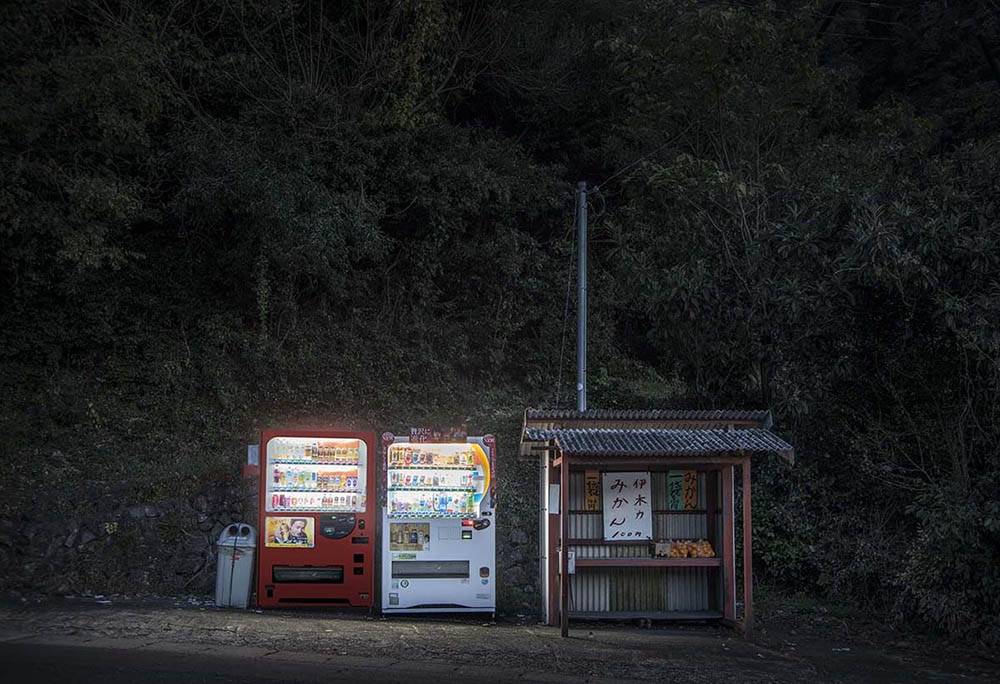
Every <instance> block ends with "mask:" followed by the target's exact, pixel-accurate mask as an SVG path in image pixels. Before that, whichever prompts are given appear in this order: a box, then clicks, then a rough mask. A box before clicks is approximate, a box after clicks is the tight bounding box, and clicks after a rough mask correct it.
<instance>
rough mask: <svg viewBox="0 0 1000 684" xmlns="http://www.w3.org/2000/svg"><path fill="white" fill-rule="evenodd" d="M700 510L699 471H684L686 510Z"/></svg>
mask: <svg viewBox="0 0 1000 684" xmlns="http://www.w3.org/2000/svg"><path fill="white" fill-rule="evenodd" d="M696 508H698V471H697V470H685V471H684V510H685V511H693V510H695V509H696Z"/></svg>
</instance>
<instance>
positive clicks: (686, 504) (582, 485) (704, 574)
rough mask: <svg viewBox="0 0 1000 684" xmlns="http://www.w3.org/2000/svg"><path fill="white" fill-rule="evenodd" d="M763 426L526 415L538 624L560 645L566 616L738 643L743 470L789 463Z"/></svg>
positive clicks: (742, 416) (745, 514) (606, 414)
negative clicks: (643, 624) (651, 624)
mask: <svg viewBox="0 0 1000 684" xmlns="http://www.w3.org/2000/svg"><path fill="white" fill-rule="evenodd" d="M770 427H771V415H770V413H769V412H766V411H603V410H589V411H584V412H578V411H572V410H544V409H528V410H527V411H526V412H525V419H524V428H523V431H522V436H521V453H522V455H523V456H531V457H534V458H539V459H540V469H541V477H540V484H541V492H540V493H541V500H542V511H541V520H540V537H539V538H540V547H541V548H540V550H539V556H540V560H541V568H540V570H541V579H542V590H543V610H544V613H545V618H546V622H547V623H548V624H550V625H556V624H559V625H560V626H561V629H562V634H563V636H567V635H568V631H569V620H570V619H573V618H577V619H631V618H639V619H651V620H652V619H669V620H719V621H722V622H723V623H724V624H728V625H730V626H733V627H735V628H737V629H739V630H740V631H742V632H743V633H744V634H746V635H747V636H749V635H750V634H751V632H752V629H753V582H752V577H753V569H752V529H751V527H752V526H751V522H750V513H751V503H752V502H751V487H750V463H751V459H752V458H759V457H761V456H765V455H769V454H777V455H778V456H780V457H782V458H785V459H787V460H788V461H789V462H791V460H792V458H793V450H792V447H791V446H790V445H789V444H788V443H786V442H785V441H783V440H782V439H780V438H779V437H777V436H776V435H775V434H773V433H772V432H771V431H770ZM737 493H740V494H741V496H740V499H741V502H742V506H741V508H742V510H741V512H740V514H741V515H740V517H741V525H739V526H737V512H736V505H735V504H736V498H737ZM737 533H739V536H740V539H741V543H742V560H743V562H742V569H741V572H740V573H739V576H738V573H737V567H736V538H737ZM563 550H566V551H567V553H563ZM738 580H741V581H740V582H739V583H740V584H741V585H742V608H743V610H742V612H740V613H739V614H737V602H738V598H739V595H738V593H737V584H738Z"/></svg>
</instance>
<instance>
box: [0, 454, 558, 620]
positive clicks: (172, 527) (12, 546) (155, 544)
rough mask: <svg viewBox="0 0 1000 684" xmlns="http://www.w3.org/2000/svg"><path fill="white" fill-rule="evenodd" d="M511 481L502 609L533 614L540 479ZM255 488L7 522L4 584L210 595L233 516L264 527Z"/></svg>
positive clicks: (66, 590)
mask: <svg viewBox="0 0 1000 684" xmlns="http://www.w3.org/2000/svg"><path fill="white" fill-rule="evenodd" d="M532 472H533V469H528V470H527V472H526V473H523V474H521V475H522V477H524V476H525V475H528V474H530V473H532ZM509 474H510V475H512V476H513V475H515V473H514V472H509ZM507 484H508V485H511V486H510V488H509V490H508V492H509V493H508V494H507V495H506V496H505V497H502V499H501V509H500V516H499V520H498V523H499V524H498V526H497V566H498V567H497V580H498V588H499V596H498V602H499V609H500V612H501V613H505V614H509V615H514V614H533V613H537V612H538V609H539V598H538V581H537V572H536V568H537V541H536V539H535V537H536V535H535V521H536V517H535V516H536V511H537V502H536V501H535V500H534V499H536V498H537V497H536V496H533V493H534V491H535V488H536V485H534V484H533V483H531V482H530V478H529V481H526V482H524V483H521V485H524V486H516V487H515V486H513V485H514V484H515V483H514V482H511V481H510V480H508V483H507ZM256 487H257V483H256V480H249V479H247V480H240V481H235V482H229V483H216V484H212V485H208V486H206V487H205V488H204V490H203V492H202V493H201V494H198V495H197V496H193V497H186V498H177V499H167V500H162V501H156V502H146V503H133V504H130V505H127V506H114V507H107V508H106V509H102V507H101V506H100V505H99V504H96V505H95V504H94V503H93V502H86V503H87V504H88V505H87V508H88V509H92V510H93V512H91V513H88V514H82V515H79V516H78V517H74V518H72V519H69V520H67V519H64V518H56V517H53V516H51V515H46V513H45V511H44V510H42V511H37V512H25V513H23V514H21V515H20V516H19V517H18V518H16V519H0V590H3V591H6V592H8V593H10V592H14V593H29V592H30V593H35V592H42V593H49V594H58V595H81V594H106V595H131V596H136V595H148V594H158V595H171V594H205V595H210V594H212V593H213V592H214V587H215V565H216V564H215V559H216V550H215V541H216V539H217V538H218V536H219V533H220V532H221V531H222V529H223V528H224V527H225V526H226V525H228V524H230V523H232V522H241V521H242V522H249V523H251V524H253V525H256V523H257V489H256ZM520 492H527V495H523V494H520Z"/></svg>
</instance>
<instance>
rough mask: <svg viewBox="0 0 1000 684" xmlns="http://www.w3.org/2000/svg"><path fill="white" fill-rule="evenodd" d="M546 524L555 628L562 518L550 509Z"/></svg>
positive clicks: (552, 624) (551, 477)
mask: <svg viewBox="0 0 1000 684" xmlns="http://www.w3.org/2000/svg"><path fill="white" fill-rule="evenodd" d="M545 457H546V458H550V457H549V456H548V455H546V456H545ZM554 470H555V466H554V465H552V466H550V469H549V482H548V483H549V484H550V485H551V484H554V483H553V480H555V476H554V475H555V474H554V472H553V471H554ZM548 496H549V493H548V492H547V491H546V492H545V497H546V499H545V502H546V503H545V506H546V509H548V505H549V499H548ZM546 522H547V524H548V526H549V529H548V532H549V547H548V550H547V552H548V567H547V568H546V571H547V572H548V573H549V575H548V579H549V595H548V601H549V604H548V611H547V612H548V617H549V620H548V625H549V626H550V627H555V626H556V625H558V624H559V594H558V593H557V592H558V587H559V534H560V532H559V529H560V528H559V522H560V518H559V516H558V515H556V514H555V513H553V512H552V510H551V509H549V510H548V520H547V521H546Z"/></svg>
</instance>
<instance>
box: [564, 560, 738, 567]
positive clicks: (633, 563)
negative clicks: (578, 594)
mask: <svg viewBox="0 0 1000 684" xmlns="http://www.w3.org/2000/svg"><path fill="white" fill-rule="evenodd" d="M720 565H722V559H721V558H578V559H577V560H576V567H578V568H717V567H719V566H720Z"/></svg>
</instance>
